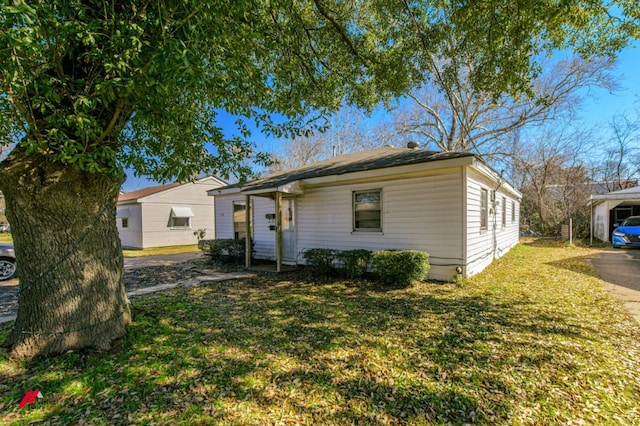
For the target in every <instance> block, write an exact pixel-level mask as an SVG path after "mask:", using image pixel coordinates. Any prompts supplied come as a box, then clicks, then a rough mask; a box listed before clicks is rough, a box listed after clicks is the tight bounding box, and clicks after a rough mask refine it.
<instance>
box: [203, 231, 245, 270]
mask: <svg viewBox="0 0 640 426" xmlns="http://www.w3.org/2000/svg"><path fill="white" fill-rule="evenodd" d="M208 245H209V252H208V256H209V257H210V258H211V262H212V263H218V264H222V265H241V264H243V263H244V255H245V239H244V238H241V239H239V240H235V239H224V240H209V241H208ZM251 246H252V249H251V251H252V252H253V241H252V242H251Z"/></svg>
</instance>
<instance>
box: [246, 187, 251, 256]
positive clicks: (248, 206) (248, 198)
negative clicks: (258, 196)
mask: <svg viewBox="0 0 640 426" xmlns="http://www.w3.org/2000/svg"><path fill="white" fill-rule="evenodd" d="M244 202H245V207H246V208H245V210H244V211H245V214H246V218H245V219H246V220H245V221H244V225H245V228H244V235H245V237H244V266H245V267H247V268H250V267H251V196H250V195H245V196H244Z"/></svg>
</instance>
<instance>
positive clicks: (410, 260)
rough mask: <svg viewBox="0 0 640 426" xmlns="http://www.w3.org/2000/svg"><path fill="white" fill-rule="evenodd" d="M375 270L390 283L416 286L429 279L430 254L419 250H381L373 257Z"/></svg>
mask: <svg viewBox="0 0 640 426" xmlns="http://www.w3.org/2000/svg"><path fill="white" fill-rule="evenodd" d="M371 264H372V266H373V270H374V272H375V273H376V274H378V275H379V276H380V278H381V279H382V280H383V281H384V282H386V283H388V284H395V285H399V286H407V285H411V284H415V283H416V282H419V281H422V280H424V279H426V278H427V274H428V273H429V268H430V265H429V254H428V253H426V252H423V251H418V250H380V251H377V252H374V253H373V254H372V255H371Z"/></svg>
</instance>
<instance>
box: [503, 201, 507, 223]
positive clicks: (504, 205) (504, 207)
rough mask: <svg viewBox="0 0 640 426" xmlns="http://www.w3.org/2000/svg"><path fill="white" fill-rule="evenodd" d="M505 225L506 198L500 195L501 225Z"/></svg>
mask: <svg viewBox="0 0 640 426" xmlns="http://www.w3.org/2000/svg"><path fill="white" fill-rule="evenodd" d="M505 226H507V199H506V198H505V197H502V227H503V228H504V227H505Z"/></svg>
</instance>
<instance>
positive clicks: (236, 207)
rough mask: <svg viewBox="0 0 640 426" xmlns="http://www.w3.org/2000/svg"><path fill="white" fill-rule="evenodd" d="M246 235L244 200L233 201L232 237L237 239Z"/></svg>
mask: <svg viewBox="0 0 640 426" xmlns="http://www.w3.org/2000/svg"><path fill="white" fill-rule="evenodd" d="M246 235H247V205H246V203H245V202H244V201H234V202H233V238H235V239H236V240H239V239H241V238H244V237H245V236H246Z"/></svg>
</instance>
